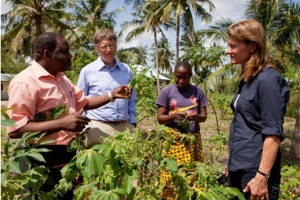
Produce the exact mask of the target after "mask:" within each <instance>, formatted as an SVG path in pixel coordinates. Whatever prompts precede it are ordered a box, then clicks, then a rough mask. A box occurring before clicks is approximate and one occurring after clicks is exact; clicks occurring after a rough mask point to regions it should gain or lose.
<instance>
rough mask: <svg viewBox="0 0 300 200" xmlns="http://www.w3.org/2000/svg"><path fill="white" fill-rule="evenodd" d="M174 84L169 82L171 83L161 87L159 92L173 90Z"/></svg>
mask: <svg viewBox="0 0 300 200" xmlns="http://www.w3.org/2000/svg"><path fill="white" fill-rule="evenodd" d="M176 88H177V87H176V85H175V84H171V85H168V86H166V87H164V88H162V89H161V92H165V93H169V92H171V91H173V90H174V89H176Z"/></svg>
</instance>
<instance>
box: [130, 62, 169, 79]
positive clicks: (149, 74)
mask: <svg viewBox="0 0 300 200" xmlns="http://www.w3.org/2000/svg"><path fill="white" fill-rule="evenodd" d="M133 67H134V68H136V69H137V70H138V71H140V70H142V69H143V68H147V69H148V71H147V72H146V74H145V75H146V76H148V77H150V76H154V77H155V78H156V71H155V70H153V69H151V68H148V67H145V66H143V65H133ZM158 77H159V80H166V81H169V80H170V79H169V78H167V77H165V76H163V75H161V74H159V76H158Z"/></svg>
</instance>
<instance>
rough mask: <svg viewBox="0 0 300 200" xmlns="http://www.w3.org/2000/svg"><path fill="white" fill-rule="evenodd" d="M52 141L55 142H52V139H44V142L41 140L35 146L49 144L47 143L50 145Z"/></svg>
mask: <svg viewBox="0 0 300 200" xmlns="http://www.w3.org/2000/svg"><path fill="white" fill-rule="evenodd" d="M54 141H55V140H52V139H46V140H43V141H42V142H41V143H39V144H38V145H37V146H39V145H45V144H49V143H52V142H54Z"/></svg>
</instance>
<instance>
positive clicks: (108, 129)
mask: <svg viewBox="0 0 300 200" xmlns="http://www.w3.org/2000/svg"><path fill="white" fill-rule="evenodd" d="M89 125H90V130H89V131H88V134H87V136H86V141H85V145H86V146H89V145H91V144H96V143H100V137H108V136H114V135H115V133H116V132H123V131H125V130H126V129H127V128H128V129H129V131H130V132H132V131H133V129H134V126H133V125H132V124H130V123H129V122H124V123H120V124H112V123H106V122H101V121H96V120H91V122H90V123H89Z"/></svg>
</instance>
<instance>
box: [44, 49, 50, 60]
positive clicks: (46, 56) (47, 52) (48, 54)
mask: <svg viewBox="0 0 300 200" xmlns="http://www.w3.org/2000/svg"><path fill="white" fill-rule="evenodd" d="M44 57H45V58H47V59H49V60H51V59H52V53H51V52H50V51H49V50H47V49H45V50H44Z"/></svg>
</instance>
